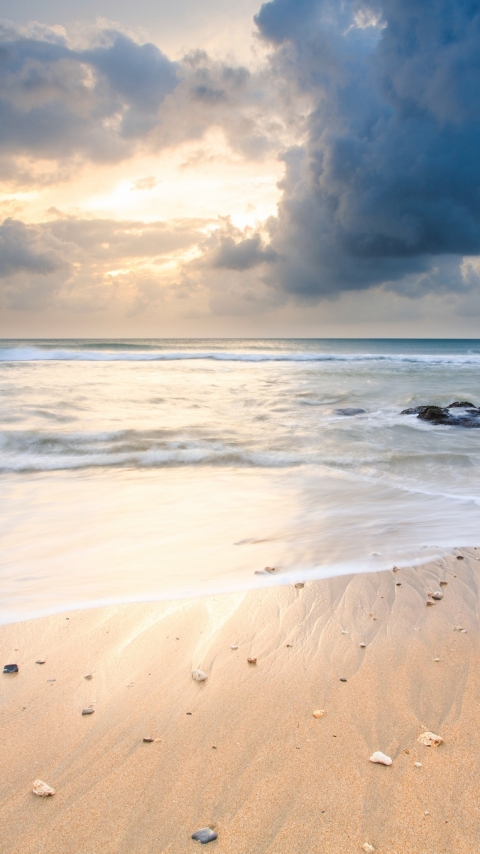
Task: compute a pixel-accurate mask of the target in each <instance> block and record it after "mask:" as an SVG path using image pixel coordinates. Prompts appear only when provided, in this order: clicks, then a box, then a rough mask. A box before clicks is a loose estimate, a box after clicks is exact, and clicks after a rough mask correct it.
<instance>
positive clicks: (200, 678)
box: [192, 670, 208, 682]
mask: <svg viewBox="0 0 480 854" xmlns="http://www.w3.org/2000/svg"><path fill="white" fill-rule="evenodd" d="M192 679H193V680H194V681H195V682H205V680H206V679H208V676H207V674H206V673H204V672H203V670H192Z"/></svg>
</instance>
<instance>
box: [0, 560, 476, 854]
mask: <svg viewBox="0 0 480 854" xmlns="http://www.w3.org/2000/svg"><path fill="white" fill-rule="evenodd" d="M462 558H463V559H462ZM440 582H447V583H446V584H445V583H443V584H440ZM479 582H480V550H478V552H477V550H476V549H474V548H467V549H464V550H456V551H455V553H452V554H451V555H447V556H446V557H445V558H443V559H438V560H434V561H430V562H429V563H426V564H425V565H423V566H416V567H404V568H401V569H399V570H398V571H396V572H393V571H392V570H390V571H384V572H379V573H374V572H372V573H369V574H359V575H355V576H343V577H337V578H330V579H325V580H320V581H311V582H307V583H306V584H305V586H304V587H303V588H301V587H295V586H294V585H293V584H289V585H285V586H274V587H270V588H266V589H261V590H252V591H247V592H245V591H243V592H237V593H230V594H222V595H215V596H205V597H198V598H195V599H191V600H177V601H167V602H157V603H145V604H127V605H116V606H112V607H108V608H97V609H89V610H83V611H71V612H69V613H63V614H56V615H53V616H48V617H42V618H39V619H34V620H30V621H23V622H17V623H11V624H9V625H3V626H2V627H1V628H0V649H1V651H2V657H3V663H4V664H7V663H17V664H18V667H19V672H18V673H16V674H4V675H2V691H1V694H0V698H1V699H0V704H1V705H0V739H1V745H2V749H1V752H0V763H1V773H0V781H1V799H0V801H1V806H0V827H1V828H2V830H1V837H2V843H1V851H2V854H67V852H68V854H127V852H128V854H147V852H152V854H153V852H158V854H160V852H162V854H163V852H165V853H166V852H175V854H180V852H182V854H183V852H189V851H192V852H193V851H196V850H198V847H199V845H200V843H199V842H195V841H193V840H192V839H191V834H192V833H193V832H195V831H197V830H199V829H200V828H203V827H205V826H212V827H214V829H215V831H216V832H217V834H218V839H217V840H216V841H214V842H212V843H210V846H211V847H210V848H209V849H208V850H209V851H212V852H215V851H218V852H222V854H253V852H259V854H263V852H265V854H266V852H269V854H287V853H288V854H297V852H298V854H306V852H309V854H314V853H315V854H316V852H318V854H320V852H322V854H323V852H333V854H336V852H338V854H354V852H361V851H362V850H364V849H362V846H363V845H364V844H365V843H368V844H369V845H371V846H373V850H375V851H378V852H384V854H440V852H445V853H446V854H450V852H455V854H463V852H465V854H467V852H468V854H471V852H473V851H475V850H478V849H479V847H480V806H479V805H478V798H477V791H478V785H479V782H480V749H479V748H480V743H479V742H480V706H479V698H480V645H479V637H480V629H479V616H478V615H479V603H478V587H479ZM436 591H440V592H442V593H443V594H444V595H443V598H442V599H441V600H440V601H435V600H433V599H432V598H431V597H429V595H428V594H429V593H430V594H432V593H435V592H436ZM427 602H431V603H432V605H431V606H430V607H428V606H427ZM462 629H463V631H462ZM361 644H365V647H362V646H361ZM232 647H238V648H232ZM248 658H251V659H256V663H248V661H247V659H248ZM38 661H44V662H45V663H43V664H38V663H36V662H38ZM196 669H201V670H202V671H204V673H205V674H206V675H207V679H206V681H204V682H196V681H194V679H193V678H192V675H191V674H192V671H193V670H196ZM86 676H91V678H89V679H86V678H85V677H86ZM341 680H346V681H341ZM88 707H91V708H93V709H94V713H93V714H90V715H82V710H83V709H86V708H88ZM316 710H319V711H322V710H323V711H324V712H325V714H324V715H323V716H321V717H318V718H316V717H314V716H313V712H314V711H316ZM425 731H431V732H433V733H435V734H438V735H439V736H441V737H442V738H443V740H444V743H443V744H441V745H439V746H432V747H426V746H424V745H422V744H420V743H419V742H418V737H419V736H420V735H421V734H422V733H423V732H425ZM145 738H148V739H153V741H151V742H148V743H147V742H144V739H145ZM375 751H382V752H384V753H385V754H387V755H388V756H390V757H391V758H392V760H393V761H392V765H391V766H389V767H386V766H384V765H379V764H374V763H372V762H370V761H369V757H370V756H371V755H372V754H373V753H374V752H375ZM416 763H421V766H420V767H417V765H416ZM36 779H41V780H43V781H44V782H46V783H47V784H48V785H49V786H52V787H53V788H54V789H55V791H56V794H55V795H54V796H53V797H47V798H40V797H35V795H33V794H32V783H33V781H34V780H36ZM367 850H370V849H367Z"/></svg>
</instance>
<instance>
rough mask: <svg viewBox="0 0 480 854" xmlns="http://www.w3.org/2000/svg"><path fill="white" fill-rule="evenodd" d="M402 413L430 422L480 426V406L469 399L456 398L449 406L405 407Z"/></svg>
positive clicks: (454, 425)
mask: <svg viewBox="0 0 480 854" xmlns="http://www.w3.org/2000/svg"><path fill="white" fill-rule="evenodd" d="M401 415H416V416H417V418H420V420H421V421H428V422H429V423H430V424H446V425H450V426H452V427H480V407H476V406H474V404H473V403H470V402H469V401H468V400H455V401H454V402H453V403H450V404H449V405H448V406H432V405H427V406H414V407H412V408H411V409H403V410H402V412H401Z"/></svg>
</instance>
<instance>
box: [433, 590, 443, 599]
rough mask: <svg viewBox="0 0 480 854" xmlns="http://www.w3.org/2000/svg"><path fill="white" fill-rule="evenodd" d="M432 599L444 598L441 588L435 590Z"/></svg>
mask: <svg viewBox="0 0 480 854" xmlns="http://www.w3.org/2000/svg"><path fill="white" fill-rule="evenodd" d="M432 599H436V600H437V601H438V600H439V599H443V593H442V591H441V590H435V593H432Z"/></svg>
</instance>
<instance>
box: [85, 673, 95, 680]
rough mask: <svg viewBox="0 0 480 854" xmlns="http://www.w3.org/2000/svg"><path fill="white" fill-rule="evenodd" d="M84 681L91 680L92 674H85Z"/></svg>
mask: <svg viewBox="0 0 480 854" xmlns="http://www.w3.org/2000/svg"><path fill="white" fill-rule="evenodd" d="M83 678H84V679H93V673H86V674H85V676H84V677H83Z"/></svg>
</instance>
